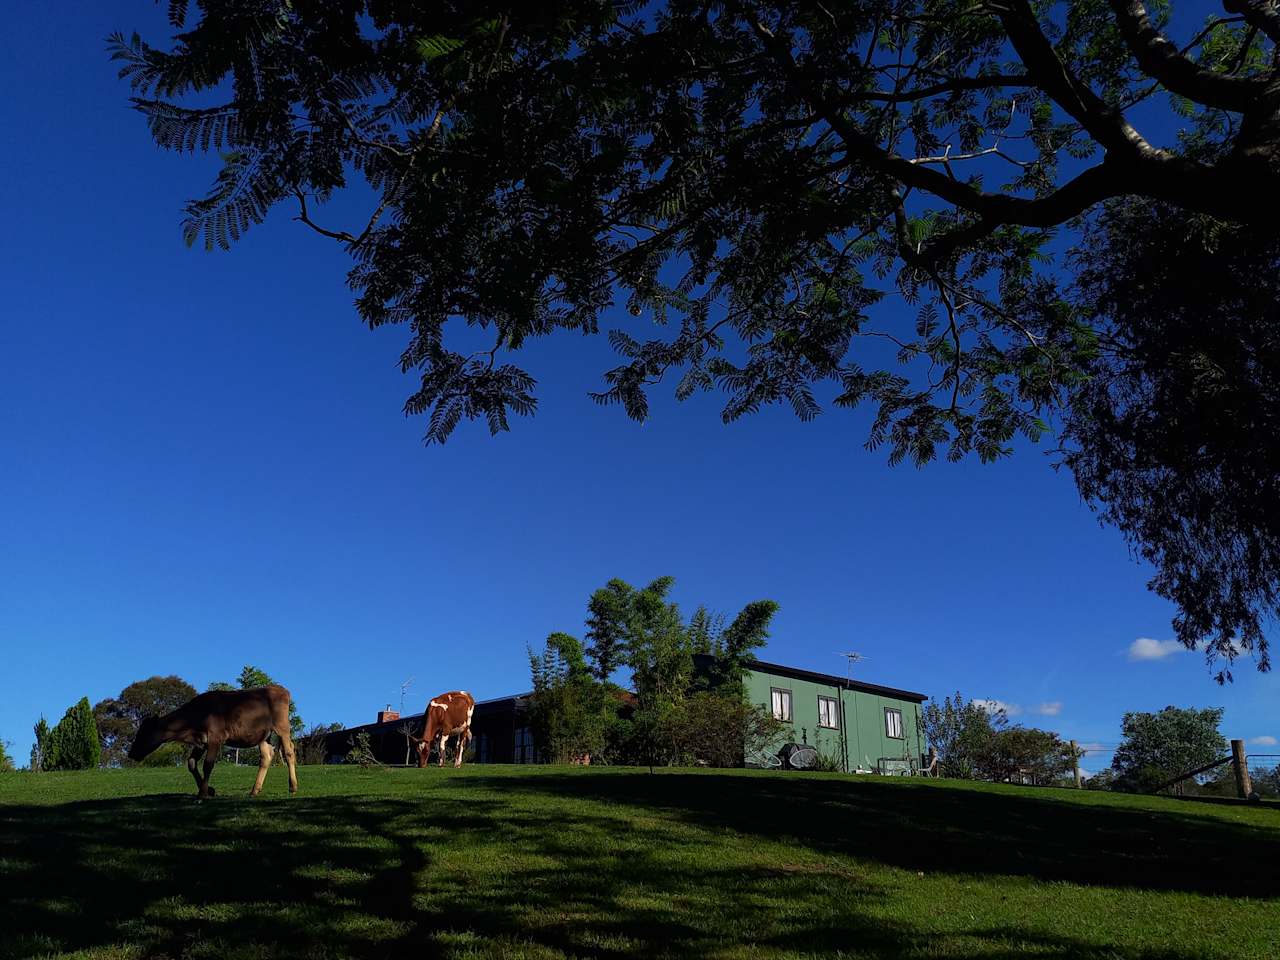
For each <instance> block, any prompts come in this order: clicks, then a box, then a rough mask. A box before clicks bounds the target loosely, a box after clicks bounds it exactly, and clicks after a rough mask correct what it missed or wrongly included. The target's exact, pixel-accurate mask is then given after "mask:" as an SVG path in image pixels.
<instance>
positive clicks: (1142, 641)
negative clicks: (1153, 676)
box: [1129, 637, 1187, 660]
mask: <svg viewBox="0 0 1280 960" xmlns="http://www.w3.org/2000/svg"><path fill="white" fill-rule="evenodd" d="M1186 649H1187V648H1186V647H1184V646H1183V645H1182V644H1180V643H1179V642H1178V641H1177V640H1152V639H1151V638H1150V637H1138V639H1136V640H1134V641H1133V643H1131V644H1129V659H1130V660H1163V659H1164V658H1165V657H1171V656H1173V655H1174V654H1175V653H1182V652H1183V651H1184V650H1186Z"/></svg>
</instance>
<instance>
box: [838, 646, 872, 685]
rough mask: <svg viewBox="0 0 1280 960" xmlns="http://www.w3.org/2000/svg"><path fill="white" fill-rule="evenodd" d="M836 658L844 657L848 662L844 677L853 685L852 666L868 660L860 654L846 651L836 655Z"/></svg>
mask: <svg viewBox="0 0 1280 960" xmlns="http://www.w3.org/2000/svg"><path fill="white" fill-rule="evenodd" d="M836 656H837V657H844V658H845V660H847V661H848V666H847V670H846V674H845V676H846V677H847V678H848V680H849V682H850V683H853V665H854V664H855V663H861V662H862V661H863V660H866V659H868V658H867V657H864V656H863V655H862V654H860V653H858V652H856V651H854V650H847V651H845V652H843V653H837V654H836Z"/></svg>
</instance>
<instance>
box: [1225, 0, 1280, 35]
mask: <svg viewBox="0 0 1280 960" xmlns="http://www.w3.org/2000/svg"><path fill="white" fill-rule="evenodd" d="M1222 8H1223V9H1224V10H1226V11H1227V12H1228V13H1237V14H1239V15H1240V16H1242V17H1244V20H1245V22H1246V23H1247V24H1249V26H1251V27H1253V28H1254V29H1256V30H1261V31H1262V32H1263V33H1265V34H1266V35H1267V36H1268V37H1269V38H1270V39H1271V40H1272V42H1274V43H1280V11H1277V10H1276V5H1275V0H1222Z"/></svg>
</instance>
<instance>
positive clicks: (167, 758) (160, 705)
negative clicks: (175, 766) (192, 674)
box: [93, 676, 196, 767]
mask: <svg viewBox="0 0 1280 960" xmlns="http://www.w3.org/2000/svg"><path fill="white" fill-rule="evenodd" d="M195 695H196V688H195V687H193V686H191V684H189V683H187V681H185V680H183V679H182V678H181V677H175V676H168V677H160V676H156V677H148V678H147V679H146V680H137V681H135V682H133V683H131V684H129V685H128V686H127V687H125V688H124V689H123V690H121V691H120V695H119V696H117V697H111V698H109V699H106V700H100V701H99V702H98V703H96V704H94V706H93V719H94V723H95V724H96V726H97V728H98V737H99V739H100V740H101V743H102V765H103V766H106V767H115V766H121V765H124V764H126V763H128V762H129V761H128V753H129V746H130V744H132V743H133V738H134V737H135V736H136V735H137V733H138V725H139V724H140V723H141V722H142V720H143V718H144V717H159V716H163V715H164V714H166V713H169V712H171V711H173V710H176V709H178V707H180V706H182V705H183V704H184V703H187V702H188V701H189V700H191V699H192V698H193V697H194V696H195ZM159 752H160V751H157V753H159ZM180 754H181V748H180V747H179V748H178V749H176V750H173V749H170V750H166V751H165V752H164V753H162V754H161V757H162V759H163V761H164V762H167V763H176V762H179V755H180ZM155 755H156V754H152V756H153V757H154V756H155ZM147 759H148V760H151V757H148V758H147Z"/></svg>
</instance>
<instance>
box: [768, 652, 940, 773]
mask: <svg viewBox="0 0 1280 960" xmlns="http://www.w3.org/2000/svg"><path fill="white" fill-rule="evenodd" d="M775 687H777V688H779V689H783V690H790V691H791V722H790V723H789V724H788V729H787V731H786V733H785V734H784V735H783V737H782V738H781V739H779V741H778V743H777V746H779V747H780V746H781V745H782V744H784V743H788V742H793V741H794V742H795V743H801V742H808V743H809V744H811V745H812V746H815V747H817V748H818V749H819V750H821V751H822V752H823V753H824V754H826V755H828V756H832V757H835V758H837V759H839V758H840V755H841V753H842V752H843V753H844V754H845V762H846V764H847V767H846V769H849V770H875V769H876V764H877V762H878V761H879V760H880V759H881V758H882V757H893V758H912V759H915V760H916V761H917V762H919V756H920V749H921V741H920V737H919V722H920V717H919V709H920V705H919V704H917V703H916V702H915V701H913V700H905V699H901V698H898V697H894V696H890V695H886V694H882V693H870V692H867V691H863V690H844V689H841V687H840V686H838V685H835V684H822V683H817V682H815V681H812V680H800V679H795V678H792V677H784V676H779V675H776V674H772V673H768V672H765V671H762V670H749V671H748V672H747V677H746V690H747V699H748V700H750V701H751V702H752V703H755V704H759V705H760V706H762V707H764V708H765V709H766V710H767V709H770V708H771V704H772V698H771V690H772V689H773V688H775ZM819 695H822V696H827V697H835V698H837V699H838V700H839V701H840V702H841V704H842V706H843V714H844V723H845V726H846V728H847V729H846V731H845V733H846V737H845V739H844V741H843V742H842V739H841V731H840V730H831V729H827V728H824V727H820V726H818V696H819ZM886 708H892V709H896V710H901V711H902V732H903V738H902V739H900V740H899V739H895V738H891V737H889V736H888V735H887V733H886V728H885V718H884V711H885V709H886Z"/></svg>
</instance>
